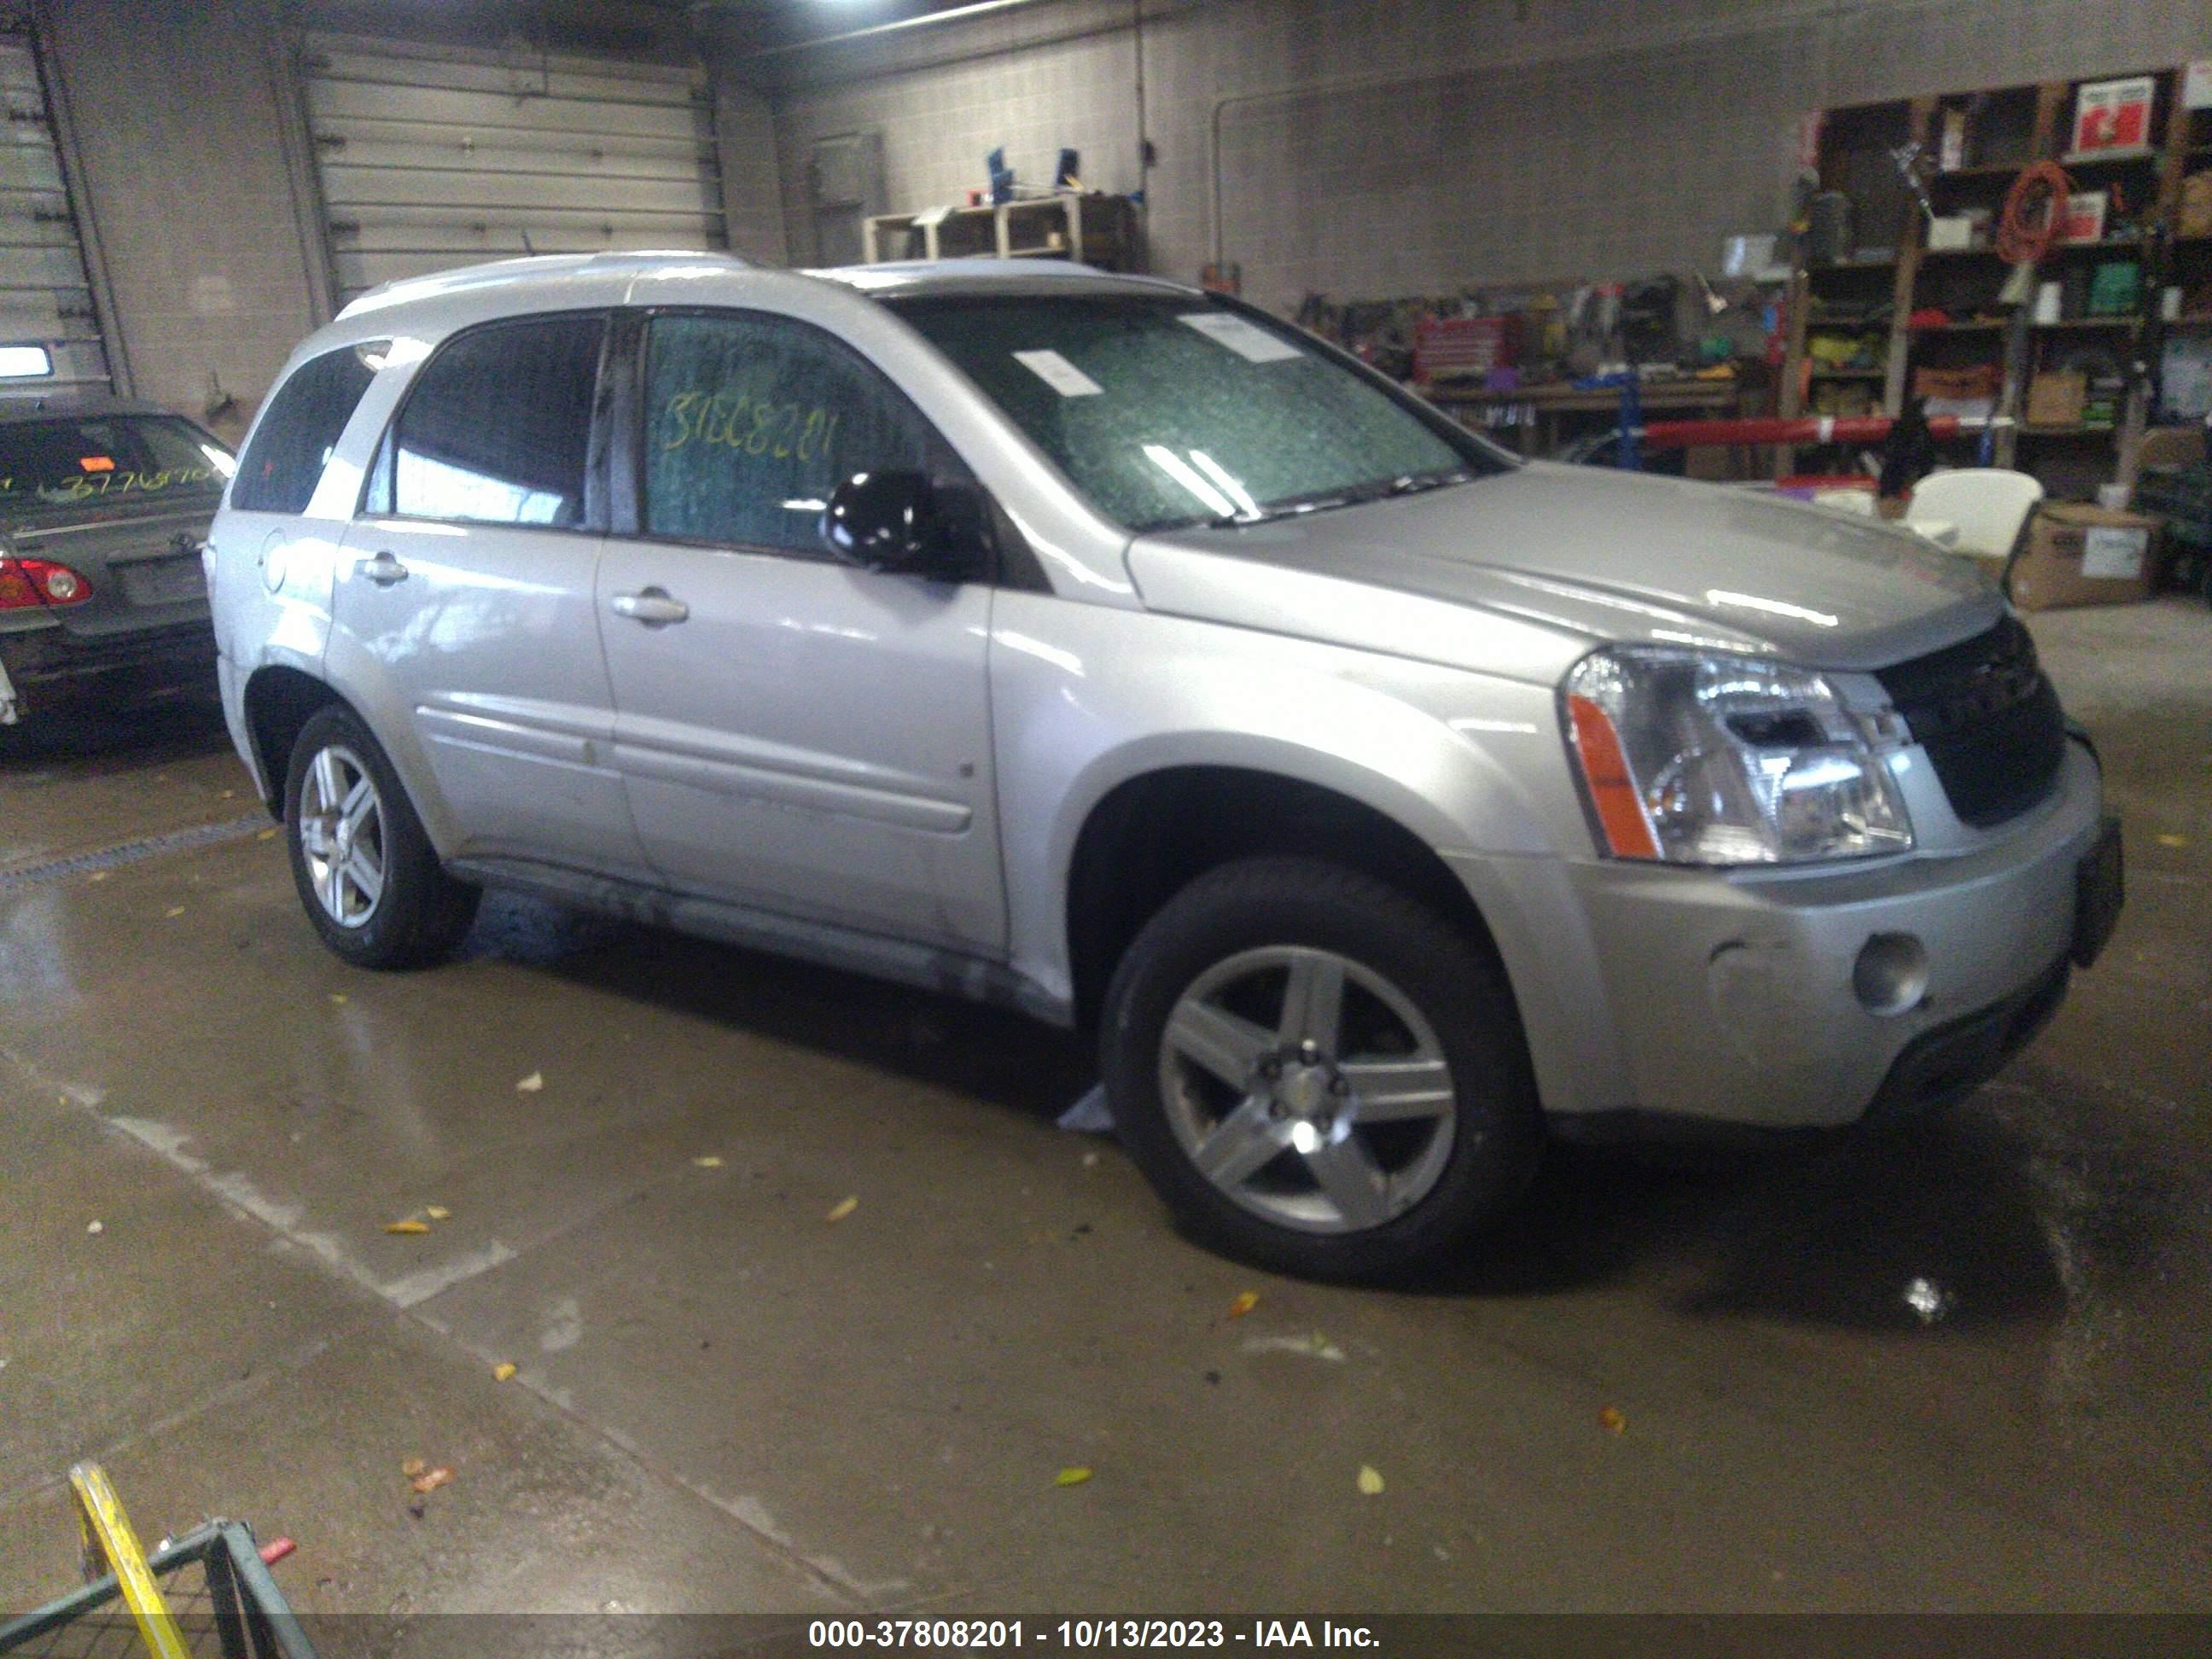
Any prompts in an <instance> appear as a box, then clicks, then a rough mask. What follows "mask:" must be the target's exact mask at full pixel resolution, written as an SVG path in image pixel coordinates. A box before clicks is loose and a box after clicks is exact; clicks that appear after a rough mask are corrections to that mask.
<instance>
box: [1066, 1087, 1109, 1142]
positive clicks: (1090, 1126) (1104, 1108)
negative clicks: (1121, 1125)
mask: <svg viewBox="0 0 2212 1659" xmlns="http://www.w3.org/2000/svg"><path fill="white" fill-rule="evenodd" d="M1060 1127H1061V1128H1063V1129H1066V1130H1070V1131H1072V1132H1073V1133H1076V1134H1085V1135H1110V1134H1112V1133H1114V1112H1113V1109H1112V1108H1110V1107H1109V1106H1108V1105H1107V1103H1106V1085H1104V1084H1103V1083H1099V1084H1094V1085H1091V1089H1090V1090H1089V1091H1087V1092H1086V1093H1085V1095H1084V1097H1082V1098H1081V1099H1080V1100H1079V1101H1077V1102H1076V1103H1075V1104H1074V1105H1073V1106H1071V1107H1069V1108H1068V1109H1066V1111H1064V1112H1062V1113H1061V1114H1060Z"/></svg>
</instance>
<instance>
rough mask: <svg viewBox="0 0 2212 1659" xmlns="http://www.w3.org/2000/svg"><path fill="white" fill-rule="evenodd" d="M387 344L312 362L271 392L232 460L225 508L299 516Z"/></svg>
mask: <svg viewBox="0 0 2212 1659" xmlns="http://www.w3.org/2000/svg"><path fill="white" fill-rule="evenodd" d="M391 348H392V342H391V341H389V340H378V341H374V342H371V343H368V344H365V345H359V346H345V347H342V348H341V349H338V350H337V351H326V352H325V353H324V354H323V355H322V356H319V357H311V358H309V359H308V360H307V362H304V363H302V364H301V365H300V367H299V368H297V369H295V371H293V374H292V378H291V379H290V380H287V381H285V382H284V384H283V386H279V387H277V388H276V398H274V399H273V400H271V402H270V405H269V412H268V413H267V414H266V415H264V416H262V417H261V424H260V425H259V426H258V427H256V428H254V432H253V441H252V443H249V444H248V445H246V453H245V454H243V455H241V456H240V457H239V460H238V476H237V477H236V478H234V480H233V481H232V483H231V486H230V504H231V505H232V506H233V507H238V508H240V509H242V510H243V511H246V512H248V513H304V512H306V511H307V503H308V502H309V501H312V500H313V498H314V494H315V485H316V483H318V482H319V480H320V479H321V477H322V476H323V467H324V465H325V464H326V463H327V462H328V461H329V460H330V459H331V450H332V449H333V448H334V447H337V441H338V435H339V434H340V433H342V432H343V431H344V430H345V424H346V422H348V421H349V420H351V419H352V418H353V411H354V407H355V405H356V404H359V403H360V402H361V397H362V393H363V392H367V391H368V383H369V382H370V381H371V380H374V379H375V378H376V370H375V369H374V368H372V367H371V366H370V364H371V362H372V361H373V362H377V363H381V362H383V354H384V353H385V352H386V351H388V350H390V349H391Z"/></svg>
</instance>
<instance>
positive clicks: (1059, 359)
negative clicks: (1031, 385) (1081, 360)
mask: <svg viewBox="0 0 2212 1659" xmlns="http://www.w3.org/2000/svg"><path fill="white" fill-rule="evenodd" d="M1014 361H1015V362H1018V363H1019V364H1020V365H1021V366H1022V367H1023V368H1026V369H1027V370H1029V372H1030V374H1034V375H1036V377H1037V379H1039V380H1042V381H1043V382H1044V383H1045V384H1046V385H1047V386H1050V387H1051V388H1052V389H1053V390H1054V392H1058V393H1060V396H1061V397H1063V398H1095V397H1097V395H1098V394H1099V393H1100V392H1103V391H1104V390H1105V389H1106V388H1105V387H1104V386H1101V385H1099V384H1098V382H1097V381H1096V380H1092V379H1091V377H1090V376H1089V375H1088V374H1085V373H1084V372H1083V371H1082V370H1081V369H1079V368H1077V367H1076V366H1075V365H1074V364H1073V363H1071V362H1068V361H1067V359H1066V358H1065V357H1063V356H1060V354H1059V353H1058V352H1057V351H1017V352H1016V353H1015V354H1014Z"/></svg>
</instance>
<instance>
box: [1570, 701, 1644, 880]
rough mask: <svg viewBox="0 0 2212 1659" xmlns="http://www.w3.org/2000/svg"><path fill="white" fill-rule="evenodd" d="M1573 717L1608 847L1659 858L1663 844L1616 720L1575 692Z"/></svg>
mask: <svg viewBox="0 0 2212 1659" xmlns="http://www.w3.org/2000/svg"><path fill="white" fill-rule="evenodd" d="M1567 719H1568V720H1569V722H1570V723H1571V725H1572V726H1573V727H1574V734H1575V755H1576V757H1577V759H1579V760H1580V761H1581V762H1582V766H1583V782H1585V783H1587V784H1588V785H1589V793H1590V804H1591V805H1594V806H1595V807H1596V808H1597V821H1598V823H1599V824H1600V825H1601V827H1602V828H1603V829H1604V830H1605V838H1606V842H1607V848H1608V850H1610V851H1611V852H1612V854H1613V856H1614V857H1615V858H1624V859H1656V858H1657V857H1658V856H1659V843H1658V842H1656V841H1654V840H1653V839H1652V838H1651V825H1650V823H1648V822H1647V821H1646V820H1645V818H1644V806H1643V803H1642V802H1640V801H1638V799H1636V781H1635V780H1634V779H1633V778H1632V777H1630V776H1629V775H1628V758H1627V757H1626V755H1624V754H1622V752H1621V749H1620V733H1619V732H1615V731H1614V730H1613V720H1612V718H1611V717H1610V716H1609V715H1607V714H1606V712H1605V710H1604V709H1602V708H1600V707H1599V706H1598V705H1597V704H1596V703H1595V702H1592V701H1591V700H1590V699H1589V698H1588V697H1579V696H1569V697H1568V699H1567Z"/></svg>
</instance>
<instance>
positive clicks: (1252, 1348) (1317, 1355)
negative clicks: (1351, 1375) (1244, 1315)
mask: <svg viewBox="0 0 2212 1659" xmlns="http://www.w3.org/2000/svg"><path fill="white" fill-rule="evenodd" d="M1244 1352H1246V1353H1288V1354H1296V1355H1297V1357H1298V1358H1301V1359H1326V1360H1327V1361H1328V1362H1329V1364H1332V1365H1341V1364H1343V1363H1344V1360H1345V1352H1344V1350H1343V1349H1341V1348H1340V1347H1338V1346H1336V1344H1335V1343H1334V1342H1332V1341H1330V1340H1328V1338H1327V1337H1325V1336H1323V1335H1322V1334H1321V1333H1320V1332H1319V1331H1316V1332H1314V1333H1313V1334H1310V1335H1308V1336H1255V1337H1253V1338H1252V1339H1251V1340H1249V1341H1248V1342H1246V1343H1245V1345H1244Z"/></svg>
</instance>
